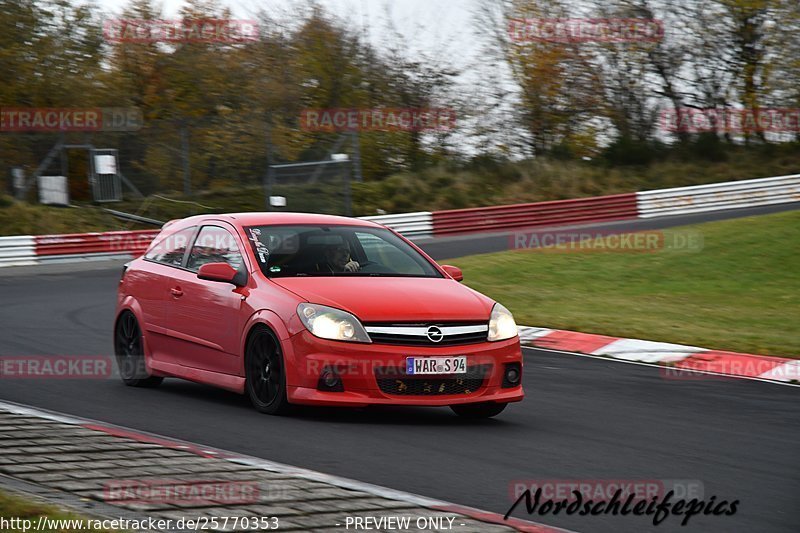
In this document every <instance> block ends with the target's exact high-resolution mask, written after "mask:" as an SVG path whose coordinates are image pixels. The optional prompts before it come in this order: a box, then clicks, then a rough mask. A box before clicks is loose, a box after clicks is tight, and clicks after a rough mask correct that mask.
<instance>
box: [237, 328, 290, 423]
mask: <svg viewBox="0 0 800 533" xmlns="http://www.w3.org/2000/svg"><path fill="white" fill-rule="evenodd" d="M245 389H246V391H247V396H248V397H249V398H250V402H251V403H252V404H253V407H255V408H256V410H257V411H259V412H261V413H266V414H269V415H282V414H285V413H287V412H288V410H289V401H288V399H287V398H286V372H284V367H283V355H282V353H281V345H280V342H278V339H277V337H275V335H273V333H272V332H271V331H269V330H268V329H266V328H259V329H257V330H255V331H254V332H253V333H252V334H251V335H250V338H249V339H248V341H247V350H246V352H245Z"/></svg>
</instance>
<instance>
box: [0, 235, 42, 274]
mask: <svg viewBox="0 0 800 533" xmlns="http://www.w3.org/2000/svg"><path fill="white" fill-rule="evenodd" d="M35 239H36V238H35V237H32V236H30V235H19V236H14V237H0V267H4V266H27V265H35V264H36V240H35Z"/></svg>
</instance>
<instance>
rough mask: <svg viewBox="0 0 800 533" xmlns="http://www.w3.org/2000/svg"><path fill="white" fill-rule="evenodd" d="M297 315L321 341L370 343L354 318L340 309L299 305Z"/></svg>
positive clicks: (315, 305)
mask: <svg viewBox="0 0 800 533" xmlns="http://www.w3.org/2000/svg"><path fill="white" fill-rule="evenodd" d="M297 315H298V316H299V317H300V320H301V321H302V322H303V325H304V326H305V327H306V328H307V329H308V331H310V332H311V333H312V335H314V336H315V337H319V338H321V339H330V340H334V341H352V342H372V339H370V338H369V335H367V332H366V330H364V326H362V325H361V322H359V321H358V319H357V318H356V317H354V316H353V315H351V314H350V313H348V312H346V311H342V310H341V309H335V308H333V307H328V306H325V305H318V304H300V305H298V306H297Z"/></svg>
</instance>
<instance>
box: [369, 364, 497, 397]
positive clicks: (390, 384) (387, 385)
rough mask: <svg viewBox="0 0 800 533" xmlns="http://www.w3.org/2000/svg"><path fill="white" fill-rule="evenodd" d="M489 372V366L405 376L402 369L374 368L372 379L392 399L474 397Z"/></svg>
mask: <svg viewBox="0 0 800 533" xmlns="http://www.w3.org/2000/svg"><path fill="white" fill-rule="evenodd" d="M491 369H492V367H491V365H476V366H470V367H467V372H466V373H465V374H453V375H449V376H408V375H406V371H405V368H401V367H380V368H376V369H375V379H376V380H377V381H378V387H379V388H380V389H381V392H383V393H385V394H392V395H395V396H443V395H446V394H474V393H475V392H477V391H478V390H479V389H480V388H481V387H483V383H484V381H486V378H487V377H488V376H489V374H490V372H491Z"/></svg>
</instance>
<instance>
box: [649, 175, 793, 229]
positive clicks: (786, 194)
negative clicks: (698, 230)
mask: <svg viewBox="0 0 800 533" xmlns="http://www.w3.org/2000/svg"><path fill="white" fill-rule="evenodd" d="M636 198H637V203H638V206H639V217H641V218H652V217H661V216H668V215H683V214H687V213H702V212H707V211H718V210H722V209H737V208H740V207H756V206H759V205H770V204H782V203H787V202H797V201H800V174H793V175H791V176H778V177H774V178H762V179H755V180H743V181H728V182H725V183H711V184H709V185H695V186H692V187H678V188H675V189H661V190H657V191H644V192H639V193H636Z"/></svg>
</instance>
